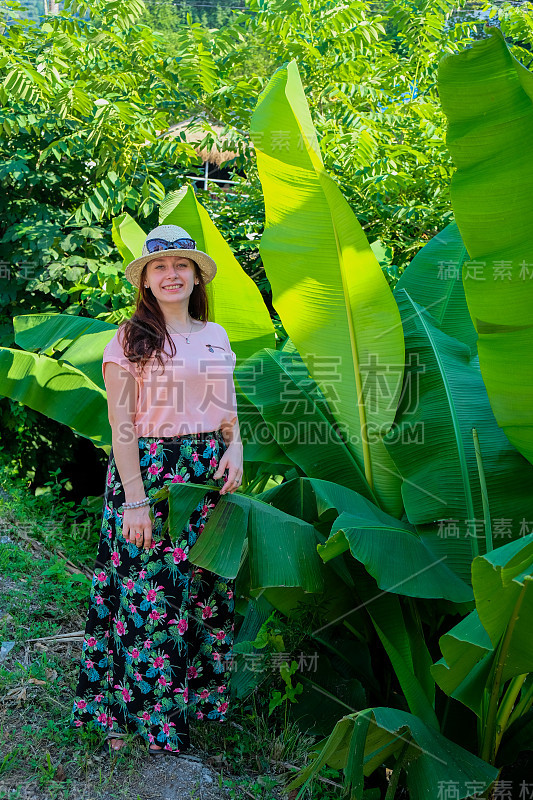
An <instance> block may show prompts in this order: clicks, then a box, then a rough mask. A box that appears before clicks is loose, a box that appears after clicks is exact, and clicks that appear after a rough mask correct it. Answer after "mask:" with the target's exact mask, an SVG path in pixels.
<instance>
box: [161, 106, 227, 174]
mask: <svg viewBox="0 0 533 800" xmlns="http://www.w3.org/2000/svg"><path fill="white" fill-rule="evenodd" d="M224 127H225V126H224V125H219V124H217V123H211V122H209V121H208V120H207V119H206V118H205V117H201V116H198V117H190V118H189V119H186V120H183V122H178V123H177V124H176V125H171V126H170V127H169V129H168V130H167V131H165V133H164V134H162V135H164V136H165V138H166V137H168V136H172V137H174V136H178V135H180V134H185V140H186V141H187V142H189V144H192V145H194V144H199V143H200V142H202V141H203V140H204V139H205V137H206V136H207V134H208V133H209V132H210V131H213V132H214V133H215V137H216V139H217V140H221V141H222V142H223V141H224V138H223V137H222V131H223V130H224ZM229 136H231V133H230V134H229ZM229 136H228V134H226V137H227V138H229ZM180 138H183V136H180ZM195 150H196V152H197V153H198V157H199V158H201V160H202V162H206V161H209V163H210V164H215V165H216V166H217V167H220V165H221V164H223V163H224V162H225V161H231V159H233V158H236V157H237V156H238V155H239V153H238V152H237V151H236V150H220V149H219V148H218V147H217V145H216V144H214V145H213V147H212V148H211V149H210V150H209V149H208V148H207V147H195Z"/></svg>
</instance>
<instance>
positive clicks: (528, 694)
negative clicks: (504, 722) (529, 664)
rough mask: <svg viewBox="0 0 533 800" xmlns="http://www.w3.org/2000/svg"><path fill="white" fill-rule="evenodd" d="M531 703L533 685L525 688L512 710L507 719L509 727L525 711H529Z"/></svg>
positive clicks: (532, 701)
mask: <svg viewBox="0 0 533 800" xmlns="http://www.w3.org/2000/svg"><path fill="white" fill-rule="evenodd" d="M532 703H533V683H531V684H530V685H529V686H527V687H526V689H525V691H524V695H523V697H521V698H520V702H519V703H518V705H517V706H516V708H515V709H513V713H512V714H511V717H510V719H509V725H512V724H513V722H514V721H515V720H516V719H518V718H519V717H521V716H522V715H523V714H525V713H526V711H529V708H530V706H531V704H532Z"/></svg>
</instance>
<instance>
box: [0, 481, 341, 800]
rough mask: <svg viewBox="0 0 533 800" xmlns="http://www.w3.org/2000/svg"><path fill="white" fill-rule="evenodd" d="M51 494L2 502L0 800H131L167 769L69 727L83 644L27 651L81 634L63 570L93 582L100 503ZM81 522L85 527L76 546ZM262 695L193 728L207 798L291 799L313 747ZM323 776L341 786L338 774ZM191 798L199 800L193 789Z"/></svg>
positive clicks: (20, 491)
mask: <svg viewBox="0 0 533 800" xmlns="http://www.w3.org/2000/svg"><path fill="white" fill-rule="evenodd" d="M2 477H3V476H2V468H1V466H0V483H3V481H2ZM4 485H5V483H4ZM60 486H61V484H60V483H59V481H58V480H57V476H54V480H53V481H51V483H50V486H49V487H48V490H47V492H46V494H43V495H41V496H39V497H33V496H30V495H29V494H28V493H27V492H26V491H25V487H24V486H23V485H18V484H13V483H10V484H9V491H10V494H11V497H10V498H9V499H8V498H4V499H1V498H0V540H1V539H2V536H4V537H6V536H7V537H9V539H10V540H12V542H8V541H6V542H4V543H3V544H0V641H1V642H15V645H14V647H13V648H12V649H11V650H10V651H9V652H8V654H7V656H6V657H5V658H4V660H3V661H0V697H1V698H2V700H1V702H0V742H1V748H0V799H2V798H8V797H9V798H10V799H11V800H41V799H42V798H47V799H48V798H52V800H56V798H57V800H66V799H67V798H68V800H82V798H83V800H89V798H91V800H95V798H98V797H100V796H102V797H104V796H106V797H109V796H112V797H113V799H114V800H115V798H116V800H118V798H122V797H124V798H128V800H136V798H137V797H140V796H141V795H140V794H139V792H138V790H139V775H140V774H141V772H142V770H143V769H144V770H146V768H147V767H148V768H149V769H151V770H152V771H153V772H154V773H156V771H157V769H158V768H159V769H163V770H164V768H165V767H164V764H163V762H165V763H167V764H168V761H167V759H161V760H157V759H153V761H155V762H157V763H155V764H151V763H150V764H149V765H147V764H146V754H145V753H144V750H143V749H142V747H141V746H139V745H138V743H139V740H138V739H137V740H132V746H131V747H126V748H124V751H125V752H120V753H118V754H117V755H114V756H113V757H112V758H110V757H109V756H108V755H107V754H102V753H101V752H100V750H101V745H102V743H103V734H100V733H99V732H94V731H93V732H90V731H83V732H82V733H79V732H77V731H75V730H73V729H72V728H70V727H69V726H68V719H69V716H70V710H71V704H72V697H73V695H74V692H75V688H76V682H77V675H78V662H79V658H80V655H81V642H80V641H74V642H73V641H61V640H54V641H49V642H35V641H29V640H30V639H35V638H38V637H43V636H52V635H56V634H60V633H67V632H71V631H79V630H83V629H84V626H85V619H86V613H87V607H88V606H87V601H88V595H89V588H90V579H89V577H87V576H86V575H84V574H81V575H80V574H73V573H72V565H74V566H75V567H77V568H79V569H81V570H87V571H88V572H89V574H90V571H91V569H92V566H93V563H94V558H95V553H96V546H97V542H98V531H99V524H100V513H101V499H100V501H99V504H93V506H92V508H91V506H89V504H86V505H85V504H84V506H83V507H82V508H81V509H75V508H73V506H72V504H70V505H69V504H64V503H63V502H62V501H61V498H60ZM95 509H96V510H95ZM82 516H83V519H84V520H87V519H89V520H90V525H85V528H84V531H85V532H84V535H83V537H81V538H80V535H79V531H80V529H81V522H82ZM76 532H78V534H76ZM32 540H35V541H37V542H39V543H40V545H41V548H40V549H39V548H35V547H34V546H33V545H32ZM59 552H60V553H62V555H58V553H59ZM69 564H70V565H71V566H70V567H69ZM277 688H279V687H277ZM268 691H269V690H268V688H266V689H265V688H262V689H261V688H260V689H259V690H258V691H256V692H255V693H254V694H252V695H251V696H250V697H248V698H247V699H245V700H242V701H238V700H234V701H233V708H232V710H231V714H230V715H229V717H228V722H227V724H225V725H216V724H213V723H205V722H204V723H196V724H195V723H194V722H191V744H192V749H193V751H194V752H195V753H196V754H197V755H198V756H199V757H200V758H201V759H202V761H203V763H205V764H208V765H210V766H212V767H213V769H214V770H215V771H216V773H217V775H218V777H217V779H216V780H218V784H217V787H218V789H217V792H216V794H214V795H213V796H216V797H219V796H221V795H220V793H219V791H218V790H221V789H222V788H224V789H225V790H226V796H228V797H230V798H241V797H242V798H245V797H252V798H256V799H257V800H275V799H276V798H279V799H280V800H281V798H288V797H289V794H288V793H287V792H286V791H285V790H284V785H285V783H287V782H288V781H289V780H290V779H292V777H293V776H294V774H296V769H295V768H298V769H300V768H301V767H303V766H304V765H305V764H306V763H307V760H308V752H309V749H310V747H311V746H312V745H313V743H314V742H315V737H311V736H307V735H306V734H305V732H302V731H300V730H299V729H298V726H297V725H296V723H294V722H292V721H291V720H290V717H289V718H287V719H286V716H287V715H286V709H282V708H278V709H276V710H275V712H274V713H273V714H272V715H270V716H268V703H269V700H270V696H269V693H268ZM135 742H137V745H136V744H135ZM287 765H290V766H287ZM321 775H323V776H324V777H325V778H326V779H329V780H330V781H331V782H332V783H335V784H339V783H340V781H341V777H340V774H339V772H338V771H336V770H331V769H325V770H323V771H322V772H321ZM332 783H325V782H320V783H317V782H314V784H313V786H312V787H309V788H307V789H306V791H305V794H304V795H303V798H304V800H309V798H311V797H312V798H313V800H333V798H337V797H341V796H342V793H341V791H340V790H339V789H337V788H335V786H333V785H332ZM217 787H214V788H217ZM295 794H296V793H295V792H292V793H291V795H290V797H291V798H292V797H295ZM144 796H146V795H143V797H144ZM148 796H149V795H148ZM188 796H190V798H191V800H194V799H195V798H199V796H200V795H199V788H197V789H196V790H195V791H191V792H190V795H188ZM181 797H185V795H181V794H180V800H181Z"/></svg>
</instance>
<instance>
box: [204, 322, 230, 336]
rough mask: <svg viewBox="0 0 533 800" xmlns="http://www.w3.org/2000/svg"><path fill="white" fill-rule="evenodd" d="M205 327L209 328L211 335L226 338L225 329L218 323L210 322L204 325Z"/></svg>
mask: <svg viewBox="0 0 533 800" xmlns="http://www.w3.org/2000/svg"><path fill="white" fill-rule="evenodd" d="M207 326H211V330H212V331H213V333H219V334H220V335H221V336H227V333H226V329H225V328H224V327H223V326H222V325H220V323H218V322H211V321H210V322H208V323H207V324H206V328H207Z"/></svg>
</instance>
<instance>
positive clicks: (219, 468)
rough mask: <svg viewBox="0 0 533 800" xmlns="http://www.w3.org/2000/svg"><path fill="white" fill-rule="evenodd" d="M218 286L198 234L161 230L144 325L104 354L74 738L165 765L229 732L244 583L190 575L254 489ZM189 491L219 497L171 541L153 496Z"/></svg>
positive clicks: (152, 244) (141, 271) (134, 320)
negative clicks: (215, 728)
mask: <svg viewBox="0 0 533 800" xmlns="http://www.w3.org/2000/svg"><path fill="white" fill-rule="evenodd" d="M215 274H216V264H215V262H214V261H213V259H211V258H210V257H209V256H208V255H207V254H206V253H203V252H202V251H199V250H197V249H196V243H195V242H194V240H193V239H191V238H190V236H189V234H188V233H187V231H185V230H183V228H180V227H178V226H175V225H162V226H158V227H157V228H154V229H153V230H152V231H150V233H149V234H148V236H147V237H146V240H145V242H144V246H143V251H142V256H141V257H140V258H138V259H136V260H134V261H132V262H131V263H130V264H128V266H127V267H126V279H127V280H128V281H129V282H130V283H132V284H133V285H134V286H136V287H137V288H138V289H139V294H138V296H137V304H136V310H135V313H134V314H133V316H132V317H131V319H129V320H126V321H125V322H124V323H122V324H121V326H119V329H118V331H117V332H116V334H115V336H114V337H113V338H112V339H111V341H110V342H109V343H108V345H107V346H106V348H105V350H104V356H103V363H102V371H103V377H104V382H105V386H106V390H107V402H108V413H109V422H110V424H111V429H112V448H111V451H110V455H109V463H108V471H107V481H106V489H105V496H104V511H103V518H102V526H101V534H100V542H99V546H98V554H97V559H96V565H95V569H94V575H93V582H92V587H91V592H90V600H89V614H88V618H87V623H86V627H85V636H84V642H83V648H82V657H81V663H80V672H79V680H78V686H77V689H76V696H75V699H74V704H73V709H72V714H71V720H70V724H71V725H73V726H75V727H81V726H85V725H90V726H96V727H99V728H101V729H103V730H105V731H106V732H107V735H108V736H107V738H108V740H109V746H110V747H111V748H113V749H117V750H118V749H119V748H120V747H121V746H122V745H123V744H124V742H123V741H121V739H123V738H124V737H125V736H126V735H127V734H128V733H137V734H138V735H140V736H141V737H142V738H143V739H144V740H145V741H146V742H147V746H148V751H149V752H150V753H152V754H153V755H157V754H162V753H172V754H177V753H180V752H183V750H185V749H186V748H187V747H188V746H189V743H190V740H189V719H190V717H191V716H192V715H194V717H195V718H196V719H201V720H203V719H214V720H219V721H224V719H225V714H226V711H227V708H228V702H229V687H228V682H229V674H230V670H231V661H228V659H229V658H230V656H231V646H232V642H233V629H234V625H233V619H234V617H233V610H234V581H233V580H230V579H228V578H224V577H222V576H218V575H215V574H214V573H212V572H209V571H207V570H203V569H200V568H196V567H194V566H193V565H192V564H190V562H189V561H188V552H189V548H190V547H192V545H193V544H194V542H195V541H196V539H197V538H198V536H199V535H200V534H201V532H202V530H203V528H204V526H205V524H206V521H207V519H208V518H209V515H210V513H211V511H212V509H213V508H214V507H215V505H216V503H217V501H218V499H219V496H220V495H223V494H225V493H227V492H234V491H235V489H236V488H237V487H238V486H239V485H240V483H241V477H242V465H243V452H242V443H241V441H240V431H239V425H238V419H237V413H236V411H237V406H236V399H235V387H234V384H233V370H234V367H235V360H236V356H235V353H233V351H232V350H231V345H230V342H229V339H228V336H227V333H226V331H225V330H224V328H223V327H222V326H221V325H219V324H217V323H215V322H209V321H207V322H206V321H205V320H207V319H208V300H207V294H206V291H205V284H206V283H208V282H209V281H211V280H212V279H213V278H214V276H215ZM167 349H168V350H169V351H170V352H167ZM106 365H107V366H106ZM226 470H227V476H226V475H225V471H226ZM184 481H186V482H189V483H201V484H205V485H206V486H214V487H219V490H211V491H207V492H206V494H205V496H204V497H203V499H202V500H201V501H200V502H199V503H198V506H197V507H196V509H195V510H194V512H193V513H192V515H191V517H190V519H189V521H188V524H187V525H186V526H185V528H184V529H183V530H181V531H178V530H170V529H169V526H168V525H165V524H164V523H165V522H167V517H168V500H167V499H157V500H156V499H155V497H154V495H155V494H156V493H157V492H158V490H159V489H160V488H161V487H162V486H164V485H168V484H170V483H175V482H184Z"/></svg>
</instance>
